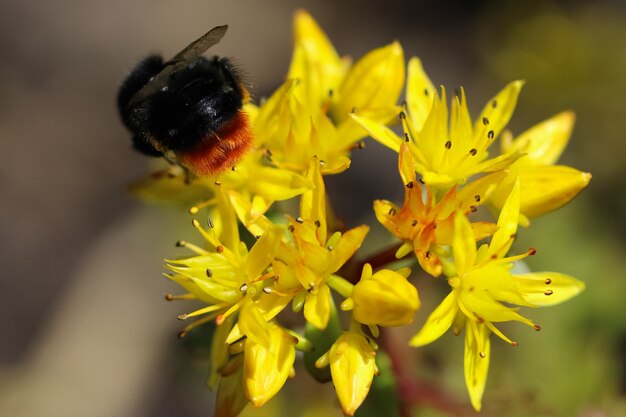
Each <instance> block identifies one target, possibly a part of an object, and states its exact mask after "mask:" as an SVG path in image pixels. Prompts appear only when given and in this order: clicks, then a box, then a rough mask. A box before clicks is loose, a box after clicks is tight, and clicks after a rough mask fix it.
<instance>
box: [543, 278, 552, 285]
mask: <svg viewBox="0 0 626 417" xmlns="http://www.w3.org/2000/svg"><path fill="white" fill-rule="evenodd" d="M544 283H545V284H546V285H550V284H552V280H551V279H550V278H546V280H545V281H544Z"/></svg>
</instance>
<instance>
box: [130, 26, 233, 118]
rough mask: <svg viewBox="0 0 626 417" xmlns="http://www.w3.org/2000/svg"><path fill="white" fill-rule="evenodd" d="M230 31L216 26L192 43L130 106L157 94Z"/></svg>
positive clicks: (147, 85) (135, 97)
mask: <svg viewBox="0 0 626 417" xmlns="http://www.w3.org/2000/svg"><path fill="white" fill-rule="evenodd" d="M226 30H228V25H222V26H216V27H214V28H213V29H211V30H210V31H208V32H207V33H205V34H204V35H202V36H200V37H199V38H198V39H196V40H195V41H193V42H191V43H190V44H189V45H187V47H185V49H183V50H182V51H180V52H179V53H177V54H176V55H175V56H174V58H172V59H171V60H169V61H168V62H167V63H166V67H165V68H163V69H162V70H161V72H159V73H158V74H157V75H155V76H154V78H152V80H150V81H149V82H148V83H147V84H146V85H144V86H143V88H142V89H141V90H139V91H138V92H137V94H135V95H134V96H133V98H132V99H131V100H130V103H129V106H132V105H133V104H135V103H138V102H140V101H142V100H143V99H144V98H146V97H148V96H150V95H151V94H154V93H156V92H157V91H159V90H160V89H161V88H163V87H164V86H165V85H166V84H167V82H168V81H169V79H170V76H171V75H172V74H173V73H175V72H176V71H178V70H180V69H182V68H185V67H186V66H187V64H189V63H190V62H191V61H193V60H194V59H196V58H198V57H199V56H200V55H202V54H203V53H205V52H206V51H207V50H208V49H209V48H210V47H212V46H214V45H217V44H218V43H219V42H220V41H221V40H222V38H223V37H224V34H226Z"/></svg>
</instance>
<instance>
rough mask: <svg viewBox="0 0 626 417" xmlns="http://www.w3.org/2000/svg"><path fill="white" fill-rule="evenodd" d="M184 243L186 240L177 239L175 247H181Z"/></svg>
mask: <svg viewBox="0 0 626 417" xmlns="http://www.w3.org/2000/svg"><path fill="white" fill-rule="evenodd" d="M185 243H186V242H185V241H184V240H179V241H177V242H176V247H177V248H182V247H184V246H185Z"/></svg>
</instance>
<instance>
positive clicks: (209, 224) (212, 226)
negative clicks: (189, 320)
mask: <svg viewBox="0 0 626 417" xmlns="http://www.w3.org/2000/svg"><path fill="white" fill-rule="evenodd" d="M206 225H207V226H208V227H209V229H213V228H214V227H215V225H214V224H213V219H212V218H211V217H207V219H206Z"/></svg>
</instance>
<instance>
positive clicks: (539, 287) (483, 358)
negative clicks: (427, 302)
mask: <svg viewBox="0 0 626 417" xmlns="http://www.w3.org/2000/svg"><path fill="white" fill-rule="evenodd" d="M519 206H520V185H519V182H516V183H515V185H514V186H513V189H512V191H511V194H510V195H509V197H508V199H507V201H506V202H505V204H504V207H503V209H502V212H501V214H500V217H499V219H498V230H497V231H496V232H495V233H494V235H493V238H492V239H491V242H490V244H489V245H488V246H487V245H483V246H481V248H480V249H479V250H478V251H477V250H476V243H475V239H474V234H473V232H472V229H471V227H470V224H469V222H468V220H467V219H466V218H465V216H463V215H462V214H461V213H458V214H457V215H456V216H455V219H454V241H453V243H452V252H453V255H454V268H453V269H454V274H453V275H452V276H451V277H450V278H449V279H448V283H449V284H450V286H451V287H452V292H451V293H450V294H449V295H448V296H447V297H446V298H445V299H444V300H443V301H442V303H441V304H440V305H439V306H438V307H437V308H436V309H435V310H434V311H433V313H432V314H431V315H430V316H429V317H428V319H427V321H426V324H425V325H424V327H422V329H421V330H420V331H419V332H418V333H417V335H415V336H414V337H413V339H412V340H411V345H413V346H422V345H425V344H428V343H430V342H432V341H434V340H436V339H438V338H439V337H440V336H441V335H442V334H443V333H444V332H445V331H446V330H448V329H449V328H450V327H451V326H453V327H454V330H455V333H457V334H458V333H459V332H460V331H461V328H462V327H465V331H466V335H465V378H466V383H467V388H468V391H469V394H470V398H471V401H472V405H473V406H474V408H475V409H476V410H480V408H481V399H482V394H483V391H484V387H485V381H486V378H487V370H488V366H489V359H490V355H489V348H490V344H489V343H490V342H489V336H490V334H491V333H492V332H493V333H495V334H496V335H497V336H499V337H500V338H502V339H503V340H505V341H506V342H507V343H509V344H511V345H513V346H516V345H517V343H516V342H513V341H511V340H510V339H509V338H507V337H506V336H505V335H504V334H503V333H502V332H501V331H500V330H499V329H498V328H497V327H496V326H495V325H494V324H493V323H497V322H504V321H519V322H522V323H524V324H527V325H529V326H531V327H534V328H535V329H536V330H539V329H540V328H539V326H538V325H536V324H534V323H533V322H532V321H531V320H529V319H527V318H526V317H523V316H522V315H520V314H519V313H518V312H517V308H513V307H510V306H511V305H513V306H514V305H518V306H528V307H540V306H547V305H554V304H557V303H560V302H563V301H566V300H567V299H569V298H571V297H573V296H575V295H577V294H578V293H579V292H580V291H582V290H583V288H584V284H583V283H582V282H580V281H578V280H576V279H574V278H572V277H569V276H567V275H564V274H557V273H551V272H540V273H534V274H522V275H514V274H511V272H510V269H511V267H512V262H514V261H516V260H519V259H522V258H525V257H526V256H529V255H532V254H534V249H531V250H529V251H528V253H524V254H522V255H517V256H511V257H504V255H505V254H506V253H507V252H508V250H509V248H510V247H511V244H512V243H513V239H514V237H515V233H516V231H517V226H518V219H519Z"/></svg>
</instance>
